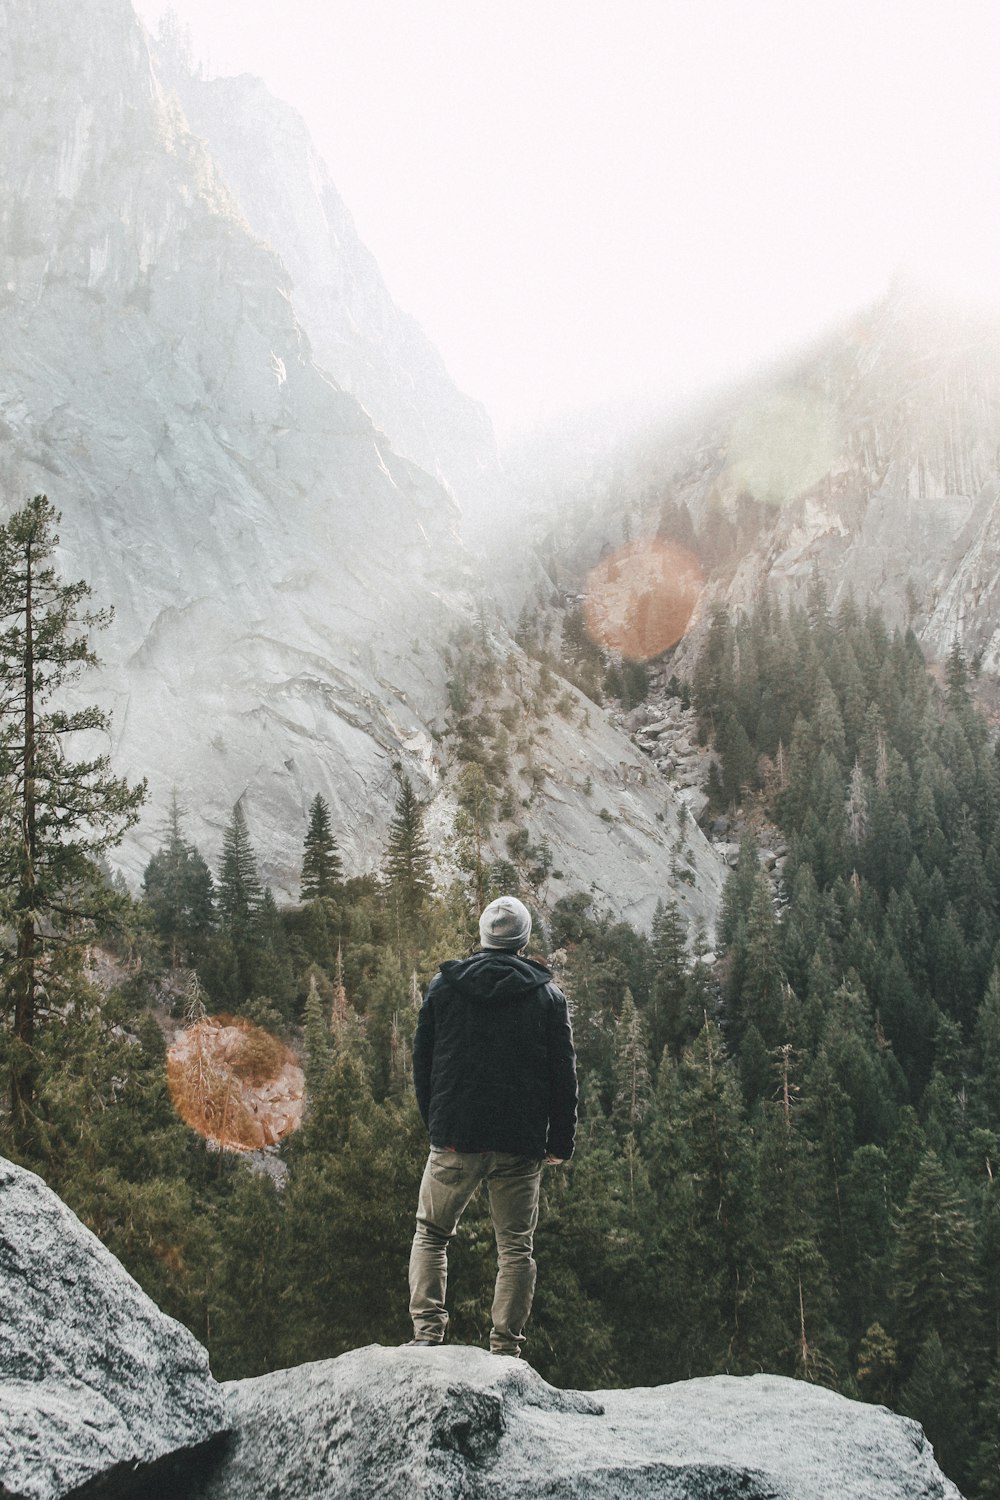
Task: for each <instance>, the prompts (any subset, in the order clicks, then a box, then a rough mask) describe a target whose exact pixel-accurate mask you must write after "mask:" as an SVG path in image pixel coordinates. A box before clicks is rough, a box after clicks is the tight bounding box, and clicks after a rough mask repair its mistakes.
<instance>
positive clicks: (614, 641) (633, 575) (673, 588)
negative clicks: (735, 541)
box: [584, 538, 704, 661]
mask: <svg viewBox="0 0 1000 1500" xmlns="http://www.w3.org/2000/svg"><path fill="white" fill-rule="evenodd" d="M703 582H704V576H703V574H702V570H701V564H700V563H699V561H698V559H697V558H696V557H695V555H694V553H693V552H689V551H688V550H687V548H686V547H680V546H678V545H677V543H675V542H663V541H660V540H658V539H657V538H653V539H652V540H650V541H642V542H628V543H627V544H626V545H625V546H624V547H619V549H618V551H617V552H612V553H611V555H610V556H609V557H605V558H603V559H602V560H601V561H600V562H599V563H598V564H597V566H596V568H592V569H591V571H590V573H589V575H588V577H587V598H586V603H585V604H584V617H585V619H586V622H587V630H588V633H589V635H590V638H591V640H593V641H595V642H596V643H597V644H598V645H599V646H605V647H606V648H607V649H608V650H609V651H619V652H620V653H621V655H622V656H624V657H627V658H628V659H629V660H630V661H649V660H650V658H651V657H654V656H659V655H660V653H661V652H663V651H666V650H667V649H668V648H669V647H670V646H676V644H677V642H678V641H679V640H680V638H681V636H682V635H683V634H684V632H685V631H686V630H687V628H688V625H689V624H690V622H691V616H692V614H693V613H694V607H695V605H696V604H697V602H698V596H699V594H700V593H701V589H702V583H703Z"/></svg>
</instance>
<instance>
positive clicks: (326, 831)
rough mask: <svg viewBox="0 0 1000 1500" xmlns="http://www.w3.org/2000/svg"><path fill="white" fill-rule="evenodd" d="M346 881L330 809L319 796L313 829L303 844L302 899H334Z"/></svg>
mask: <svg viewBox="0 0 1000 1500" xmlns="http://www.w3.org/2000/svg"><path fill="white" fill-rule="evenodd" d="M343 878H344V871H343V866H342V865H341V862H340V855H339V854H338V852H337V845H336V842H335V840H334V837H333V833H332V831H331V828H330V808H329V806H328V804H327V803H326V802H325V801H324V799H323V798H322V797H321V796H320V795H319V793H318V792H317V793H316V796H315V797H314V798H313V800H312V802H311V803H310V806H309V827H308V829H307V830H306V836H305V839H304V841H303V845H302V889H301V894H302V900H303V901H319V900H323V899H324V898H325V897H328V896H332V895H333V892H334V888H335V887H336V886H338V885H339V884H340V882H341V881H342V880H343Z"/></svg>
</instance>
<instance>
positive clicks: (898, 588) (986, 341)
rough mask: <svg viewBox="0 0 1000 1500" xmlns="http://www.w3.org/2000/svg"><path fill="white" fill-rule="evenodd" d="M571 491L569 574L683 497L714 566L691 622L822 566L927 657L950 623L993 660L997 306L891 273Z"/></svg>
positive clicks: (791, 584) (797, 588)
mask: <svg viewBox="0 0 1000 1500" xmlns="http://www.w3.org/2000/svg"><path fill="white" fill-rule="evenodd" d="M533 463H534V467H535V479H534V486H535V488H536V489H537V490H538V492H539V493H544V492H545V488H546V482H545V478H544V473H543V465H542V464H541V463H540V461H539V459H538V455H537V453H536V454H535V455H534V457H533ZM579 489H580V490H581V491H582V492H583V493H582V498H581V501H580V503H579V505H578V507H577V510H576V513H575V515H573V516H572V517H571V516H570V515H569V514H567V515H566V516H565V517H564V518H563V519H562V520H558V521H549V522H547V523H546V524H551V525H552V527H553V536H552V538H551V541H550V546H551V550H552V553H553V556H554V559H555V563H554V566H555V567H556V568H557V570H558V569H560V568H561V569H562V570H563V571H564V574H565V575H566V576H568V577H575V578H579V577H580V576H581V575H582V574H583V573H584V572H585V570H586V568H587V567H589V566H591V565H592V563H593V562H594V560H596V558H597V557H598V556H599V555H600V554H601V551H602V549H604V548H605V547H607V546H608V545H612V546H613V545H617V544H618V542H619V541H620V540H621V537H622V530H623V526H625V527H628V528H630V529H631V532H632V534H633V535H643V534H648V535H651V534H653V533H655V531H656V530H657V528H658V527H661V526H662V525H663V522H664V517H665V516H667V517H668V526H669V525H670V524H671V520H670V518H672V520H673V523H674V524H676V513H677V510H678V509H679V508H680V507H684V508H686V511H687V513H688V515H689V517H690V520H691V522H692V523H693V526H694V528H695V531H696V533H697V536H698V541H699V548H700V550H701V553H702V556H703V557H704V559H705V561H706V567H707V569H708V572H709V574H710V577H709V583H708V587H707V588H706V590H705V592H704V595H703V597H702V601H701V609H700V617H701V618H702V619H704V617H705V615H706V613H707V608H708V605H709V604H710V603H711V601H712V600H714V599H718V598H723V599H728V600H729V601H730V603H732V604H734V605H737V606H739V605H746V604H748V603H749V602H750V600H751V599H752V598H753V596H754V594H755V592H756V591H757V590H758V589H759V587H760V586H761V584H762V583H763V582H764V581H765V580H766V581H767V582H768V583H769V584H770V586H771V588H772V589H773V590H774V591H775V592H777V593H784V594H793V595H794V594H801V592H802V591H803V590H804V588H805V586H806V584H807V582H808V580H809V577H810V576H811V573H812V571H813V568H814V566H818V568H819V570H820V572H821V573H822V574H823V576H824V577H825V578H826V580H827V582H828V589H829V593H830V596H831V598H832V600H833V601H834V602H836V600H837V599H838V598H839V597H840V596H841V595H842V594H843V593H844V592H845V591H846V590H847V589H848V588H852V589H853V590H854V593H855V595H856V596H857V598H858V599H859V601H860V602H861V603H862V604H864V603H867V602H869V601H870V602H874V603H878V604H879V605H880V606H881V607H882V608H883V609H884V610H885V611H886V613H887V615H888V616H889V619H890V621H891V622H892V623H898V624H903V625H906V624H912V626H913V628H914V629H915V631H916V633H917V635H918V637H919V639H920V640H921V642H922V643H923V644H924V645H925V647H926V649H927V651H928V654H929V655H930V656H931V657H934V658H938V659H940V658H942V657H943V656H944V655H946V654H947V651H948V649H949V647H950V646H951V644H952V642H953V641H954V640H955V639H956V638H958V639H960V640H961V641H962V642H963V644H964V645H965V647H966V649H967V650H968V652H969V654H970V655H972V654H974V653H976V652H981V653H982V655H983V662H984V666H985V667H986V668H987V670H992V671H1000V612H998V607H997V589H996V582H997V569H998V559H1000V321H997V320H995V319H991V318H990V317H988V316H986V315H984V314H981V313H975V312H972V311H970V310H968V309H962V308H958V307H952V306H947V305H944V304H941V303H939V302H936V301H934V300H933V299H931V298H930V297H928V296H926V295H923V294H921V293H920V292H918V291H917V290H915V289H914V288H913V287H910V286H907V285H904V284H899V285H897V286H894V287H893V288H892V289H891V291H890V292H889V293H887V295H886V296H885V297H884V298H883V299H882V300H881V301H880V302H879V303H877V304H876V305H875V306H873V307H871V308H870V309H867V310H866V311H864V312H863V313H860V314H859V315H858V316H857V317H856V318H854V319H853V320H852V321H851V322H850V323H849V324H848V325H847V326H846V327H843V328H840V329H838V330H836V331H835V332H833V333H831V334H830V335H828V336H827V337H825V338H824V339H821V340H819V341H818V342H817V343H815V344H814V345H813V346H811V347H810V348H808V349H806V350H804V351H803V352H802V353H801V355H799V356H798V357H797V358H795V359H793V360H790V361H789V362H787V363H786V364H784V365H783V366H781V367H780V368H778V369H775V370H772V371H770V372H767V373H765V374H762V375H761V376H760V377H759V378H758V379H756V380H754V381H751V382H748V383H746V384H744V385H742V386H739V387H737V388H736V389H733V390H730V391H728V392H726V393H724V394H722V395H720V396H719V397H718V398H716V399H714V400H710V401H707V402H705V403H702V404H701V405H700V406H699V407H698V408H697V409H696V410H694V411H691V412H689V413H688V414H687V415H686V416H685V417H684V418H683V419H674V418H671V419H670V420H667V421H663V422H660V423H650V424H647V426H646V427H645V429H644V430H643V431H642V433H641V434H635V435H632V436H631V437H629V438H627V439H625V440H624V441H622V442H621V443H619V444H618V446H617V447H616V449H615V450H614V451H613V452H609V453H608V454H606V455H605V457H604V458H602V459H600V460H595V461H594V462H593V463H592V464H591V466H590V470H589V473H588V476H587V480H586V483H585V484H581V485H580V486H579ZM696 627H697V622H696ZM695 633H697V628H696V630H695Z"/></svg>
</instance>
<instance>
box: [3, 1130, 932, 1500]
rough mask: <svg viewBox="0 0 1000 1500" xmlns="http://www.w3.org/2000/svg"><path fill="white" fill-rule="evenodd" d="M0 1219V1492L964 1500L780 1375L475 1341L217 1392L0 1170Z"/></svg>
mask: <svg viewBox="0 0 1000 1500" xmlns="http://www.w3.org/2000/svg"><path fill="white" fill-rule="evenodd" d="M0 1208H2V1211H3V1222H4V1225H5V1232H4V1237H3V1240H2V1242H0V1333H2V1335H3V1337H2V1338H0V1410H2V1411H3V1413H4V1416H5V1418H6V1420H5V1421H4V1422H3V1423H2V1424H0V1494H2V1495H3V1496H4V1497H6V1500H62V1497H64V1496H69V1495H70V1494H72V1493H83V1492H84V1490H83V1486H86V1487H87V1488H86V1493H90V1494H98V1493H99V1494H100V1495H102V1496H103V1497H105V1500H116V1497H124V1496H132V1497H134V1496H136V1495H138V1494H142V1495H144V1496H147V1497H149V1500H153V1497H157V1496H163V1497H166V1496H169V1497H170V1500H185V1497H189V1500H257V1497H258V1496H260V1495H262V1494H275V1495H277V1494H280V1495H281V1496H282V1497H283V1500H321V1497H324V1496H328V1495H330V1494H331V1493H336V1494H337V1495H338V1496H342V1497H344V1500H352V1497H355V1496H356V1497H358V1500H368V1497H369V1496H371V1495H375V1494H377V1495H380V1496H385V1497H386V1500H390V1497H397V1496H398V1497H399V1500H408V1497H409V1496H411V1495H413V1494H415V1493H419V1494H421V1495H426V1496H428V1497H440V1500H451V1497H454V1496H464V1497H468V1500H477V1497H483V1500H486V1497H487V1496H495V1495H500V1494H502V1495H505V1496H506V1495H510V1496H518V1497H522V1500H533V1497H535V1496H542V1495H546V1496H550V1497H562V1500H570V1497H573V1496H579V1497H581V1500H582V1497H583V1496H587V1497H589V1500H612V1497H615V1496H621V1495H624V1494H628V1495H629V1496H640V1497H644V1496H649V1497H650V1500H652V1497H653V1496H657V1497H661V1500H663V1497H667V1500H681V1497H684V1500H728V1497H730V1496H736V1495H739V1496H741V1497H745V1500H826V1497H827V1496H829V1495H836V1496H838V1500H961V1497H960V1496H959V1494H958V1491H957V1490H956V1489H955V1487H954V1485H952V1484H950V1483H949V1481H948V1480H947V1479H945V1477H944V1475H943V1474H942V1473H941V1471H940V1469H939V1468H938V1467H937V1464H936V1463H935V1461H934V1455H933V1452H932V1450H931V1448H930V1445H929V1444H928V1443H927V1442H926V1440H925V1438H924V1435H923V1432H922V1431H921V1429H920V1427H919V1426H918V1425H917V1423H915V1422H912V1421H909V1420H907V1419H906V1418H903V1417H897V1416H894V1415H893V1414H892V1413H891V1412H890V1411H887V1410H886V1408H885V1407H879V1406H865V1405H862V1404H860V1403H858V1402H853V1401H848V1400H846V1399H845V1398H844V1397H842V1396H838V1395H835V1394H834V1393H833V1392H831V1391H827V1390H823V1389H822V1388H820V1387H817V1386H812V1385H807V1384H805V1383H803V1382H798V1381H792V1380H787V1379H783V1378H779V1377H776V1376H767V1375H758V1376H753V1377H751V1378H744V1379H734V1378H730V1377H726V1376H720V1377H715V1378H712V1379H701V1380H692V1381H682V1382H679V1383H678V1384H675V1385H670V1386H660V1387H658V1388H653V1389H647V1390H637V1391H628V1390H625V1391H598V1392H594V1393H593V1394H588V1393H584V1392H579V1391H560V1390H557V1389H555V1388H554V1387H552V1386H550V1385H548V1384H547V1383H546V1382H545V1381H544V1380H542V1379H541V1377H540V1376H539V1375H537V1374H536V1373H535V1372H534V1371H533V1370H532V1369H531V1368H530V1367H529V1366H528V1365H526V1364H523V1363H521V1362H520V1361H517V1360H513V1359H510V1358H507V1357H505V1356H500V1357H497V1356H494V1355H489V1354H487V1353H486V1352H485V1351H484V1350H481V1349H474V1348H470V1347H462V1346H456V1347H453V1348H445V1349H425V1350H421V1349H385V1348H381V1347H379V1346H377V1345H373V1346H371V1347H369V1348H367V1349H358V1350H354V1351H353V1352H351V1353H349V1354H345V1355H342V1356H341V1357H340V1358H339V1359H334V1360H321V1361H317V1362H315V1363H313V1364H308V1365H303V1366H300V1367H298V1368H296V1369H292V1370H282V1371H279V1372H277V1373H276V1374H273V1375H265V1376H262V1377H260V1378H258V1379H255V1380H245V1381H237V1382H233V1383H230V1384H228V1385H222V1386H219V1385H216V1384H215V1382H214V1381H213V1380H212V1379H211V1376H210V1375H209V1374H208V1370H207V1361H206V1357H205V1354H204V1351H203V1350H201V1349H200V1348H199V1346H198V1345H197V1343H196V1342H195V1340H194V1339H193V1338H192V1337H191V1335H190V1334H189V1333H188V1332H187V1331H186V1330H185V1329H183V1328H181V1327H180V1325H178V1324H176V1323H174V1322H172V1320H171V1319H169V1318H166V1317H164V1316H163V1315H162V1314H161V1313H159V1312H158V1311H157V1309H156V1308H155V1307H154V1305H153V1304H152V1303H151V1302H150V1301H149V1299H148V1298H147V1297H145V1295H144V1294H143V1293H142V1292H141V1291H140V1289H139V1288H138V1286H136V1284H135V1282H133V1281H132V1279H131V1277H129V1276H128V1275H127V1274H126V1272H125V1271H124V1270H123V1269H122V1267H121V1266H120V1265H119V1263H118V1262H117V1261H116V1260H115V1258H114V1257H113V1256H112V1255H111V1254H110V1252H108V1251H107V1250H105V1248H104V1247H103V1246H102V1245H101V1244H100V1243H99V1241H97V1240H96V1239H95V1238H94V1236H93V1235H91V1234H90V1232H89V1231H88V1230H86V1229H85V1228H84V1227H83V1226H82V1225H81V1224H80V1223H79V1221H78V1220H77V1219H75V1217H74V1216H73V1215H72V1214H71V1213H70V1212H69V1211H68V1209H66V1208H65V1207H64V1206H63V1205H62V1204H61V1203H60V1202H59V1200H58V1199H57V1198H56V1197H55V1195H54V1194H53V1193H51V1192H50V1191H49V1190H48V1189H47V1188H46V1187H45V1185H44V1183H42V1181H41V1180H40V1178H38V1177H36V1176H34V1175H33V1174H32V1173H30V1172H26V1171H24V1170H23V1169H21V1168H19V1167H15V1166H13V1165H12V1164H11V1163H10V1162H7V1161H4V1160H2V1159H0ZM7 1226H9V1228H8V1227H7ZM404 1253H405V1247H401V1251H400V1254H401V1256H402V1255H404ZM403 1263H404V1262H403V1260H402V1259H401V1262H400V1264H401V1267H402V1266H403ZM57 1268H58V1274H56V1270H57ZM401 1276H402V1270H401ZM223 1434H226V1435H227V1436H225V1437H224V1436H223Z"/></svg>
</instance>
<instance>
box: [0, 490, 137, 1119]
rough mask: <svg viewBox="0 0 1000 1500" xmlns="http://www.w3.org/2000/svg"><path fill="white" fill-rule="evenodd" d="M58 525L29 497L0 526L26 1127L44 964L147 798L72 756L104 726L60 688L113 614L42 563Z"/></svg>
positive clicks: (5, 837) (5, 812) (6, 795)
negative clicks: (85, 737)
mask: <svg viewBox="0 0 1000 1500" xmlns="http://www.w3.org/2000/svg"><path fill="white" fill-rule="evenodd" d="M58 523H59V515H58V513H57V512H56V511H55V509H54V508H53V507H52V506H51V505H50V504H49V501H48V500H47V498H46V497H45V496H44V495H36V496H35V498H34V499H33V500H31V501H30V502H29V503H28V504H27V505H26V506H25V507H24V509H23V510H20V511H18V512H17V513H16V514H15V515H13V516H12V517H11V518H10V520H9V521H8V522H7V524H6V525H5V526H3V527H2V528H0V890H3V891H4V892H5V893H6V895H7V898H8V914H9V918H10V921H11V925H12V928H13V932H14V934H15V948H14V951H13V953H12V954H10V955H9V957H8V958H7V961H6V962H5V965H4V967H5V969H6V981H5V987H4V996H3V1001H4V1005H5V1006H12V1007H13V1011H14V1027H13V1034H14V1046H13V1049H12V1065H11V1107H12V1112H13V1115H14V1119H15V1124H16V1125H17V1127H18V1129H19V1130H20V1131H23V1132H25V1133H27V1131H28V1129H29V1120H30V1117H31V1114H32V1106H33V1100H34V1089H35V1072H36V1059H35V1056H34V1045H35V1016H36V1008H37V1002H38V994H39V987H40V984H41V976H42V973H43V967H44V966H45V965H46V962H47V959H48V957H49V955H51V954H52V953H53V951H54V950H57V949H60V948H64V949H65V948H66V947H70V948H73V947H75V948H76V950H77V951H79V950H80V949H81V948H82V946H83V944H84V943H85V942H86V941H87V939H88V936H89V933H90V930H91V927H90V924H92V923H93V921H94V920H95V919H96V918H97V917H99V916H100V915H101V914H102V912H103V913H106V912H107V911H108V909H109V906H110V903H111V893H110V891H109V888H108V886H107V883H106V882H105V881H104V879H103V878H102V876H101V873H100V871H99V870H98V867H97V863H96V862H97V860H98V859H99V857H100V856H101V855H102V854H103V853H104V852H105V851H106V850H107V849H110V848H113V847H114V846H115V845H116V844H118V843H119V842H120V841H121V839H122V837H123V836H124V834H125V832H126V830H127V829H128V828H130V827H131V826H132V824H134V823H135V822H136V820H137V818H138V816H139V808H140V807H141V805H142V803H143V801H144V800H145V796H146V784H145V782H143V783H141V784H140V785H139V786H135V787H130V786H129V785H128V784H127V783H126V782H125V781H124V780H123V779H122V778H121V777H116V776H112V775H110V774H109V766H110V761H109V757H108V756H107V755H96V756H93V757H91V758H89V759H84V760H77V761H74V760H72V759H70V754H69V752H70V749H71V747H72V745H73V742H74V737H75V736H76V735H78V734H80V733H91V734H93V733H94V731H105V732H106V731H107V730H108V728H109V719H108V716H107V714H105V713H104V712H103V711H102V710H101V709H100V708H97V707H88V708H82V709H77V710H72V709H68V708H66V707H65V701H66V699H65V691H64V690H65V689H66V688H67V687H69V686H70V685H72V684H73V683H74V682H76V681H77V679H78V678H79V677H80V676H81V674H82V673H83V672H84V670H85V669H86V668H88V667H93V666H96V665H97V658H96V656H95V655H94V653H93V651H92V650H91V648H90V645H89V643H88V634H89V632H90V631H91V630H93V629H96V628H99V627H103V626H105V625H107V624H108V622H109V621H110V619H111V612H110V611H109V610H101V611H93V610H90V609H88V608H87V600H88V598H89V596H90V592H91V591H90V588H89V587H88V585H87V584H86V583H84V582H82V581H81V582H79V583H72V584H66V583H63V582H61V580H60V579H59V576H58V574H57V573H56V570H55V568H54V567H52V565H51V563H50V562H48V561H47V559H49V558H50V557H51V555H52V553H53V552H54V550H55V548H56V546H57V545H58V541H59V538H58V536H57V534H56V527H57V525H58ZM57 705H59V706H57Z"/></svg>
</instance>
